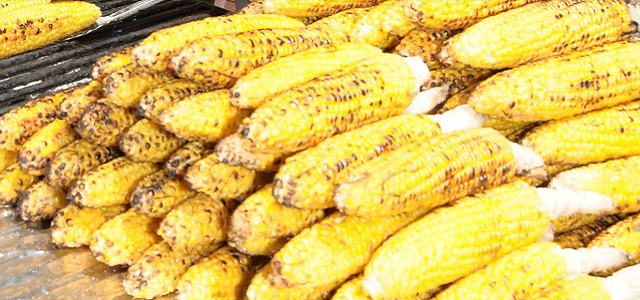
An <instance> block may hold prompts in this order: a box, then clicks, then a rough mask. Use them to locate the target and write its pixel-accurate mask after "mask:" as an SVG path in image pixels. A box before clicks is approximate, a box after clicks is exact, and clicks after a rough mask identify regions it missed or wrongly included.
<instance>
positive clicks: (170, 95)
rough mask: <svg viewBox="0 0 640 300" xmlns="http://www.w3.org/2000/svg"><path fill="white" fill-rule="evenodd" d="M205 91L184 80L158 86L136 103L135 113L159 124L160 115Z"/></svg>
mask: <svg viewBox="0 0 640 300" xmlns="http://www.w3.org/2000/svg"><path fill="white" fill-rule="evenodd" d="M205 91H206V89H204V88H202V87H200V86H199V85H197V84H195V83H193V82H191V81H188V80H184V79H177V80H174V81H170V82H167V83H165V84H162V85H159V86H157V87H155V88H153V89H151V90H150V91H148V92H147V93H146V94H144V96H142V98H140V102H139V103H138V107H137V113H138V115H139V116H141V117H145V118H147V119H149V120H151V121H154V122H156V123H160V115H161V114H162V113H163V112H164V111H165V110H166V109H167V108H169V107H171V106H172V105H174V104H175V103H177V102H178V101H180V100H182V99H184V98H186V97H189V96H192V95H195V94H198V93H203V92H205Z"/></svg>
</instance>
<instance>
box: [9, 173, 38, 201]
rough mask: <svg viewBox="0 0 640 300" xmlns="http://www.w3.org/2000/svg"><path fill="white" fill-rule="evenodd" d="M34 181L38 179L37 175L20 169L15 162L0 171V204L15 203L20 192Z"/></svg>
mask: <svg viewBox="0 0 640 300" xmlns="http://www.w3.org/2000/svg"><path fill="white" fill-rule="evenodd" d="M36 181H38V177H37V176H33V175H29V174H28V173H25V172H23V171H21V170H20V167H19V166H18V164H17V163H14V164H11V165H9V167H7V168H6V169H5V170H4V171H3V172H2V173H0V204H1V205H12V204H15V202H16V201H17V200H18V197H19V196H20V194H22V192H24V191H26V190H27V189H28V188H29V187H30V186H31V185H32V184H34V183H35V182H36Z"/></svg>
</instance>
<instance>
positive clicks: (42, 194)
mask: <svg viewBox="0 0 640 300" xmlns="http://www.w3.org/2000/svg"><path fill="white" fill-rule="evenodd" d="M64 196H65V193H64V191H63V190H62V189H59V188H55V187H52V186H50V185H48V184H47V183H46V182H44V181H38V182H37V183H35V184H34V185H32V186H31V187H29V188H28V189H27V190H26V191H25V192H24V193H22V195H20V200H19V201H18V211H19V212H20V218H22V219H23V220H25V221H30V222H39V221H47V220H51V219H53V217H54V216H55V215H56V212H57V211H58V209H60V208H62V207H63V206H64V205H65V204H66V200H65V197H64Z"/></svg>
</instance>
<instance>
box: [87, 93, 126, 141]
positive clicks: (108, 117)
mask: <svg viewBox="0 0 640 300" xmlns="http://www.w3.org/2000/svg"><path fill="white" fill-rule="evenodd" d="M135 122H136V115H135V112H134V110H133V109H130V108H124V107H120V106H117V105H115V104H111V103H108V102H104V101H98V102H96V103H93V104H90V105H89V106H88V107H87V109H86V110H85V112H84V113H83V114H82V116H81V117H80V120H79V121H78V124H76V126H75V129H76V131H77V132H78V134H79V135H80V136H81V137H82V138H83V139H84V140H86V141H87V142H90V143H92V144H96V145H99V146H103V147H111V146H114V145H116V144H117V143H118V139H119V138H120V136H121V135H122V134H123V133H124V132H125V130H126V129H127V128H129V127H130V126H131V125H133V124H134V123H135Z"/></svg>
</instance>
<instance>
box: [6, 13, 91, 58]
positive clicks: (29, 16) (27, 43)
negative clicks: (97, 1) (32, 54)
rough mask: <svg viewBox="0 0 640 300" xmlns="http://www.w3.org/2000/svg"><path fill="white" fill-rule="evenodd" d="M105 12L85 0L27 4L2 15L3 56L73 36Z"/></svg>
mask: <svg viewBox="0 0 640 300" xmlns="http://www.w3.org/2000/svg"><path fill="white" fill-rule="evenodd" d="M101 14H102V13H101V12H100V8H99V7H97V6H96V5H94V4H92V3H89V2H83V1H63V2H56V3H48V4H44V5H35V6H28V7H23V8H19V9H15V10H12V11H10V12H8V13H7V14H5V13H4V12H3V13H2V15H1V16H0V40H2V43H0V59H3V58H5V57H9V56H12V55H16V54H19V53H22V52H26V51H29V50H33V49H37V48H40V47H42V46H44V45H47V44H50V43H53V42H55V41H57V40H59V39H61V38H64V37H67V36H70V35H72V34H74V33H76V32H78V31H80V30H82V29H84V28H86V27H88V26H89V25H91V24H93V22H94V21H95V20H96V19H98V18H99V17H100V15H101Z"/></svg>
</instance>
